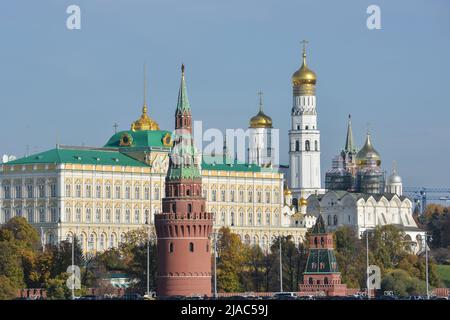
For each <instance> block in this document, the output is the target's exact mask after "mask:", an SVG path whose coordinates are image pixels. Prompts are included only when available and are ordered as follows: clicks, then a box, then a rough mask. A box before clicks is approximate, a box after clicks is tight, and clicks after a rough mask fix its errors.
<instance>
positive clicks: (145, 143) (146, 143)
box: [105, 130, 172, 148]
mask: <svg viewBox="0 0 450 320" xmlns="http://www.w3.org/2000/svg"><path fill="white" fill-rule="evenodd" d="M167 134H169V135H172V134H171V132H170V131H166V130H142V131H132V130H126V131H120V132H117V133H116V134H114V135H113V136H112V137H111V138H110V139H109V140H108V142H107V143H106V144H105V148H149V147H159V148H168V147H167V146H165V145H164V142H163V140H164V137H165V136H166V135H167ZM124 136H128V137H131V139H130V140H131V144H130V145H127V146H121V145H120V141H121V139H122V137H124Z"/></svg>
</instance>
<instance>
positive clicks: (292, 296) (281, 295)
mask: <svg viewBox="0 0 450 320" xmlns="http://www.w3.org/2000/svg"><path fill="white" fill-rule="evenodd" d="M272 297H273V298H274V299H276V300H297V297H298V296H297V293H295V292H276V293H274V294H273V296H272Z"/></svg>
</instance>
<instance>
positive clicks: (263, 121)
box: [249, 92, 272, 128]
mask: <svg viewBox="0 0 450 320" xmlns="http://www.w3.org/2000/svg"><path fill="white" fill-rule="evenodd" d="M258 94H259V112H258V113H257V114H256V115H255V116H253V117H252V118H251V119H250V123H249V125H250V128H272V118H271V117H269V116H268V115H266V114H265V113H264V112H263V103H262V92H258Z"/></svg>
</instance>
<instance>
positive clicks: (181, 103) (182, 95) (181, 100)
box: [177, 64, 191, 112]
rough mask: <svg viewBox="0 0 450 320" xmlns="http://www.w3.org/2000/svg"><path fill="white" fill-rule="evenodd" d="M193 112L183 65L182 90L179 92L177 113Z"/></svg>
mask: <svg viewBox="0 0 450 320" xmlns="http://www.w3.org/2000/svg"><path fill="white" fill-rule="evenodd" d="M179 111H181V112H186V111H189V112H190V111H191V106H190V104H189V99H188V95H187V90H186V80H185V79H184V64H182V65H181V84H180V90H179V91H178V103H177V112H179Z"/></svg>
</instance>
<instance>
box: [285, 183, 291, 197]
mask: <svg viewBox="0 0 450 320" xmlns="http://www.w3.org/2000/svg"><path fill="white" fill-rule="evenodd" d="M291 194H292V191H291V189H289V187H288V186H287V185H285V186H284V195H285V196H290V195H291Z"/></svg>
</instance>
